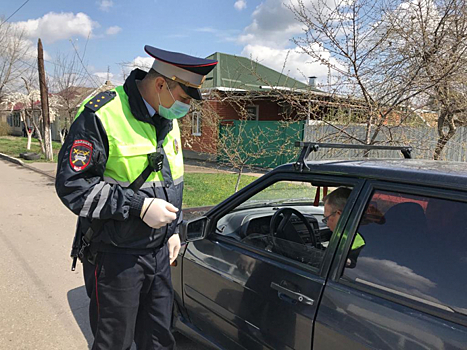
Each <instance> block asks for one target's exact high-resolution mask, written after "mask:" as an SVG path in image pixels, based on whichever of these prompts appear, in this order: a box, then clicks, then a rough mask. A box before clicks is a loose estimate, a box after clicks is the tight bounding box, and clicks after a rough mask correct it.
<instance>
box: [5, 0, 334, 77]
mask: <svg viewBox="0 0 467 350" xmlns="http://www.w3.org/2000/svg"><path fill="white" fill-rule="evenodd" d="M24 1H25V0H9V1H8V2H6V3H4V4H3V5H2V9H1V12H0V15H3V16H4V18H6V17H8V16H10V15H11V14H12V13H13V12H14V11H15V10H17V9H18V8H19V7H20V6H21V5H22V4H23V3H24ZM289 1H296V0H289ZM306 1H311V0H306ZM306 1H305V2H306ZM283 2H284V1H283V0H147V1H142V0H133V1H127V0H125V1H124V0H82V1H79V0H78V1H76V0H74V1H72V0H46V1H44V0H29V2H28V3H27V4H26V5H25V6H24V7H23V8H22V9H21V10H19V11H18V12H17V13H16V14H15V15H14V16H12V17H11V18H10V19H9V22H10V23H14V24H15V25H18V26H21V27H22V28H25V30H26V33H27V39H28V40H30V41H31V43H34V45H35V44H36V43H37V38H38V37H41V39H42V41H43V44H44V49H45V51H46V55H47V60H48V61H53V60H54V57H56V55H57V53H59V52H60V53H61V54H73V53H74V49H73V46H72V44H71V43H70V40H72V41H73V43H74V45H75V46H76V48H77V49H78V50H79V52H80V54H81V55H82V54H83V52H84V47H85V45H86V41H87V37H88V35H90V36H89V40H88V42H87V45H86V53H85V57H84V61H85V63H86V65H87V69H88V71H89V72H90V73H91V74H93V75H96V76H99V77H100V78H101V79H104V77H105V75H106V72H107V67H109V69H110V72H111V80H112V81H114V82H117V83H121V79H122V73H121V66H120V65H119V63H122V62H132V61H135V60H136V61H138V60H139V61H141V60H144V59H142V58H145V57H147V55H146V54H145V52H144V49H143V48H144V45H145V44H149V45H152V46H156V47H160V48H162V49H165V50H171V51H179V52H184V53H187V54H191V55H195V56H200V57H206V56H208V55H210V54H212V53H214V52H216V51H218V52H224V53H228V54H234V55H242V56H246V57H252V58H253V59H255V60H258V61H259V62H261V63H263V64H265V65H266V66H269V67H271V68H273V69H277V70H281V69H282V66H283V65H284V61H285V58H286V57H288V63H287V71H288V72H289V75H290V76H293V77H295V78H298V79H300V80H305V78H304V77H305V76H307V75H317V76H318V77H324V76H325V75H326V71H325V69H323V68H322V67H320V66H319V65H317V64H314V63H312V62H310V59H309V57H307V56H306V55H303V54H301V53H298V52H297V50H294V49H295V48H294V45H293V44H292V43H291V41H290V39H291V38H292V37H293V36H296V35H300V33H301V26H300V24H299V23H297V22H296V21H295V20H294V18H293V15H292V13H291V12H290V11H289V10H288V9H286V8H285V6H284V4H283ZM291 50H292V51H291ZM291 52H292V54H291ZM287 54H288V56H287ZM138 57H139V58H138ZM49 65H50V63H49ZM47 68H48V69H49V70H50V69H52V68H50V67H47Z"/></svg>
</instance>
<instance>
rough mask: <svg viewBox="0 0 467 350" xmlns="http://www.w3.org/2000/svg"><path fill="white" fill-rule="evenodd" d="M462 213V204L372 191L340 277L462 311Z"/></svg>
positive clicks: (466, 243)
mask: <svg viewBox="0 0 467 350" xmlns="http://www.w3.org/2000/svg"><path fill="white" fill-rule="evenodd" d="M466 212H467V203H466V202H461V201H454V200H447V199H442V198H434V197H427V196H423V195H411V194H404V193H397V192H391V191H383V190H376V191H374V193H373V194H372V196H371V199H370V201H369V202H368V203H367V205H366V209H365V212H364V214H363V216H362V218H361V220H360V223H359V225H358V228H357V230H356V234H355V235H354V240H353V242H352V246H351V248H350V251H349V254H348V256H347V260H346V263H345V268H344V271H343V275H342V278H343V279H344V280H347V281H348V282H352V283H360V284H364V285H366V286H370V287H373V288H377V289H380V290H382V291H384V292H386V293H387V292H389V293H392V294H395V295H397V296H402V297H404V298H407V299H410V300H414V301H417V302H422V303H425V304H427V305H430V306H434V307H437V308H441V309H444V310H450V311H451V312H453V310H456V311H461V312H463V313H466V312H467V298H465V286H466V285H467V274H466V273H465V271H466V269H467V248H466V247H467V215H466V214H465V213H466Z"/></svg>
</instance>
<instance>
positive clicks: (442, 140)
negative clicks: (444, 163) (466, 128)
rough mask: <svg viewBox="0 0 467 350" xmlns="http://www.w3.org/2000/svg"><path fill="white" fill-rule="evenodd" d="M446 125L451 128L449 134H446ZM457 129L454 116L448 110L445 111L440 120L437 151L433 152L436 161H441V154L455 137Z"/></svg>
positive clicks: (442, 112)
mask: <svg viewBox="0 0 467 350" xmlns="http://www.w3.org/2000/svg"><path fill="white" fill-rule="evenodd" d="M446 125H447V126H448V127H449V131H448V132H447V133H445V132H444V127H445V126H446ZM456 129H457V128H456V124H455V123H454V114H453V113H452V111H451V110H450V109H448V108H446V109H443V110H442V111H441V113H440V115H439V118H438V136H439V137H438V142H437V143H436V147H435V151H434V152H433V159H434V160H439V157H440V156H441V152H442V151H443V149H444V147H445V146H446V144H447V143H448V141H449V140H450V139H451V138H452V137H453V136H454V135H455V133H456Z"/></svg>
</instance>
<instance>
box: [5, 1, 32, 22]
mask: <svg viewBox="0 0 467 350" xmlns="http://www.w3.org/2000/svg"><path fill="white" fill-rule="evenodd" d="M28 2H29V0H26V1H25V2H24V3H23V4H22V5H21V6H20V7H19V8H18V9H17V10H16V11H15V12H13V13H12V14H11V15H10V17H8V18H7V19H6V20H4V21H3V22H2V23H1V24H0V27H1V26H2V25H3V23H5V22H7V21H8V20H9V19H10V18H11V17H13V16H14V15H15V13H16V12H18V11H19V10H21V9H22V8H23V6H24V5H26V4H27V3H28Z"/></svg>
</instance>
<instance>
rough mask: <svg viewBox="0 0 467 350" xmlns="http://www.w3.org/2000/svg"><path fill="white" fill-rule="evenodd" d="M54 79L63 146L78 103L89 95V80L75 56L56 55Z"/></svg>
mask: <svg viewBox="0 0 467 350" xmlns="http://www.w3.org/2000/svg"><path fill="white" fill-rule="evenodd" d="M54 67H55V68H54V78H53V80H52V89H53V90H54V91H56V94H55V96H56V98H57V99H59V100H60V104H61V106H62V109H61V110H60V112H63V114H64V115H63V119H64V120H63V127H61V128H60V131H59V133H60V140H61V143H62V144H63V142H64V139H65V136H66V131H67V130H68V128H69V127H70V125H71V123H72V122H73V118H74V116H75V114H76V111H77V107H78V105H79V103H81V102H82V100H83V99H84V98H85V97H86V96H87V95H88V94H89V89H87V88H85V86H87V85H88V83H89V79H88V77H87V75H86V72H85V71H84V68H83V65H82V64H81V62H79V60H78V58H77V56H76V54H75V55H71V56H66V55H62V54H58V55H57V56H56V58H55V60H54Z"/></svg>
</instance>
